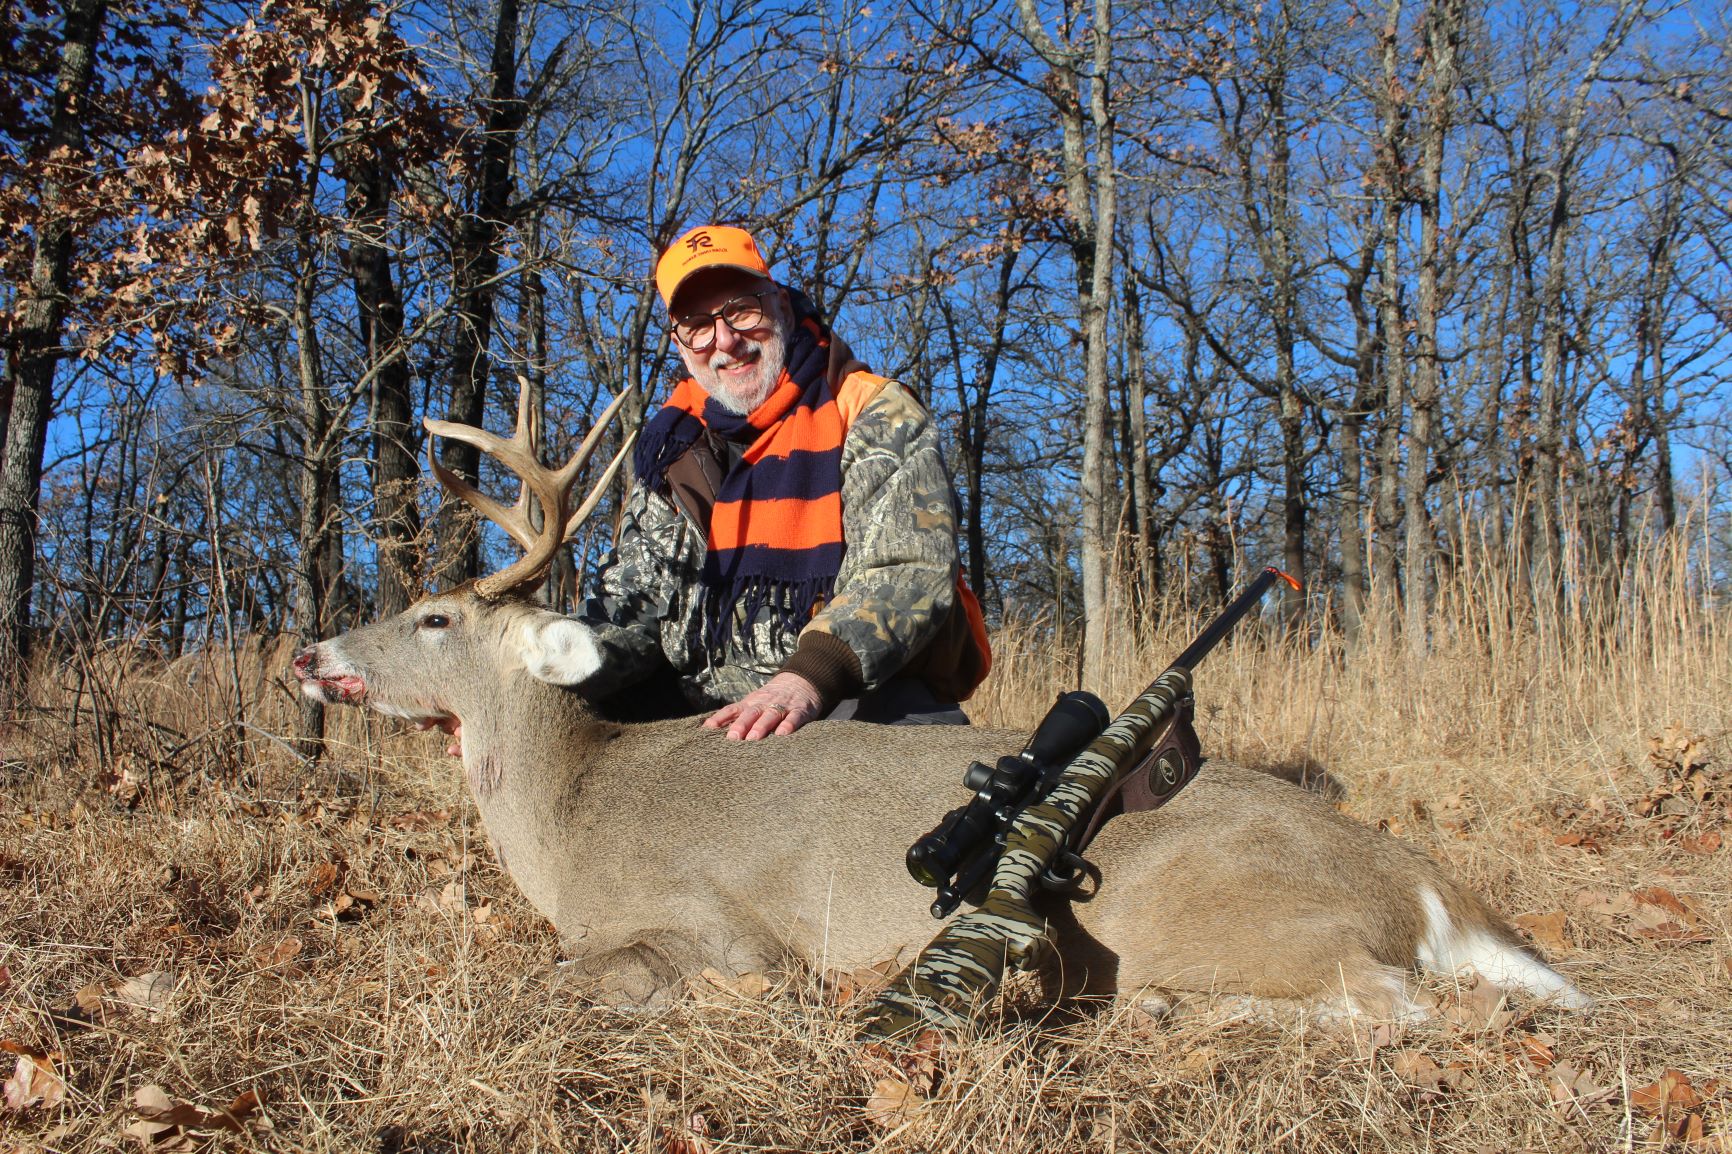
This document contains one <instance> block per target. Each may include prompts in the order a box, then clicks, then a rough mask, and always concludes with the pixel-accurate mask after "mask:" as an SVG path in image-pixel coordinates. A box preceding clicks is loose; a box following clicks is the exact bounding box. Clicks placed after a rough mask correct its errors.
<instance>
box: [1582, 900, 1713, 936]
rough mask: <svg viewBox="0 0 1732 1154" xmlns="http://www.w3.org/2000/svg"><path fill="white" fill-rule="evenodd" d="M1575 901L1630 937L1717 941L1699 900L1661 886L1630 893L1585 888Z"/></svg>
mask: <svg viewBox="0 0 1732 1154" xmlns="http://www.w3.org/2000/svg"><path fill="white" fill-rule="evenodd" d="M1573 900H1574V904H1575V906H1576V908H1577V909H1579V910H1580V911H1581V912H1582V914H1583V916H1585V917H1587V918H1588V919H1590V920H1591V921H1594V922H1597V923H1598V924H1600V925H1602V926H1605V927H1607V928H1609V929H1614V930H1617V931H1618V932H1620V933H1623V934H1626V935H1628V936H1630V937H1634V938H1641V939H1643V940H1645V941H1651V942H1660V943H1663V944H1666V945H1688V944H1690V943H1693V942H1711V941H1713V940H1714V935H1713V933H1712V932H1710V930H1709V929H1708V927H1707V925H1706V922H1705V919H1704V918H1703V917H1702V914H1701V911H1700V910H1698V909H1697V908H1696V905H1695V903H1694V902H1693V901H1691V900H1690V899H1689V898H1681V897H1679V896H1678V895H1677V894H1675V893H1673V892H1672V891H1671V890H1669V889H1665V888H1664V887H1661V886H1648V887H1647V888H1645V889H1639V890H1636V891H1634V892H1632V893H1626V894H1617V893H1607V892H1604V891H1601V890H1583V891H1581V892H1580V893H1578V894H1576V896H1575V898H1574V899H1573Z"/></svg>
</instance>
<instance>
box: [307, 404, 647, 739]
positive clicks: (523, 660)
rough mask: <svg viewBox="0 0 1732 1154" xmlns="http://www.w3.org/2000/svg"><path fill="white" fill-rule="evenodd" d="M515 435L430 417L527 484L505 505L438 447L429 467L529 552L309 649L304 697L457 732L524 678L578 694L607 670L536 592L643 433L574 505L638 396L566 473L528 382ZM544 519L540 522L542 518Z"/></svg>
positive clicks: (574, 626) (585, 638) (589, 441)
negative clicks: (546, 450) (579, 487)
mask: <svg viewBox="0 0 1732 1154" xmlns="http://www.w3.org/2000/svg"><path fill="white" fill-rule="evenodd" d="M520 385H521V389H520V391H519V394H518V401H517V428H516V430H515V431H514V433H513V434H512V436H511V437H510V438H505V437H500V436H497V435H495V434H493V433H489V432H488V431H486V430H485V429H478V428H474V427H472V426H469V425H462V424H457V423H455V422H452V421H439V420H434V419H432V418H428V419H426V420H425V421H424V422H423V424H424V425H425V426H426V428H427V431H428V432H429V433H431V434H434V435H435V436H442V437H450V438H453V439H456V440H460V441H463V442H465V443H467V444H470V445H474V446H475V447H476V448H477V449H480V450H481V451H482V452H484V453H486V454H487V455H489V456H491V457H493V458H494V459H495V460H497V461H499V462H500V463H501V464H503V465H504V466H505V467H506V468H508V469H510V470H511V472H512V473H514V474H515V475H516V476H517V478H518V479H519V481H520V482H521V486H522V487H521V491H520V492H519V494H518V498H517V503H516V504H515V505H514V506H512V507H510V508H507V507H505V506H504V505H502V504H501V503H500V502H498V501H496V500H494V499H493V498H492V497H489V496H488V495H486V494H485V493H482V492H481V491H480V490H478V489H477V488H476V487H475V486H473V485H471V484H469V483H468V482H467V481H465V480H463V478H461V477H459V476H457V475H456V474H455V473H453V472H452V471H451V470H449V469H447V468H446V467H445V466H444V465H442V464H440V463H439V461H438V459H437V458H436V457H435V456H434V454H433V443H432V440H431V438H429V440H428V445H427V461H428V464H429V466H430V467H431V468H432V470H433V475H434V476H435V477H437V478H438V479H439V481H440V483H441V484H442V485H444V486H445V487H446V488H447V489H448V490H449V491H450V492H452V493H453V494H455V495H456V496H457V497H459V498H461V499H462V500H463V501H464V502H466V503H467V504H469V505H470V506H471V507H473V508H474V509H475V510H477V511H478V512H479V513H481V515H482V516H484V517H486V518H487V519H488V520H490V521H492V522H493V523H494V524H496V525H498V526H499V527H500V528H502V529H504V530H505V532H506V533H507V534H509V535H510V537H511V539H512V540H514V541H516V542H517V543H518V544H519V545H521V546H522V547H523V550H524V555H523V557H522V558H520V559H519V560H518V561H516V562H515V563H513V564H511V565H509V566H507V567H506V568H504V569H502V570H500V571H499V572H497V573H493V574H489V575H488V576H485V577H482V578H480V579H478V580H475V581H472V582H468V583H466V584H464V585H460V586H458V587H457V588H455V589H452V590H450V591H448V592H446V593H441V594H435V595H433V596H430V597H426V598H423V599H422V600H420V601H418V602H416V603H415V604H414V605H412V606H410V607H409V608H408V609H407V610H405V611H404V612H403V613H400V614H398V615H397V616H396V617H393V618H391V619H389V620H386V621H381V622H378V623H376V624H374V625H370V626H367V627H365V628H362V629H357V630H354V631H352V632H350V633H347V634H344V635H343V636H342V637H338V638H335V639H333V640H330V641H325V642H321V643H320V644H318V645H313V646H309V647H308V648H306V649H304V650H302V651H301V652H300V653H299V654H298V655H297V656H296V657H295V661H294V671H295V675H296V677H297V678H299V680H300V682H301V691H302V692H303V693H305V694H307V695H308V696H309V697H312V698H315V699H317V700H319V701H323V702H325V703H327V704H333V705H334V704H344V705H363V704H365V705H371V706H372V707H373V708H375V709H377V710H378V711H380V712H381V713H385V714H388V715H391V716H395V717H401V718H403V719H405V720H407V721H411V722H414V723H415V724H416V725H417V726H418V727H420V728H432V727H435V726H437V727H439V728H443V729H445V730H446V731H447V732H456V730H457V728H458V725H459V724H460V723H459V722H458V718H460V717H464V716H465V715H467V714H470V713H474V712H478V711H479V708H486V707H487V705H488V704H489V702H488V701H487V699H488V698H491V697H492V696H493V695H494V694H496V693H497V692H498V691H499V687H500V686H501V685H502V684H503V683H504V681H505V680H507V679H508V677H509V676H510V675H511V674H513V673H516V672H518V671H521V672H523V673H527V674H528V675H529V676H530V677H532V678H534V679H536V680H538V681H544V682H547V683H549V684H552V685H573V684H576V683H577V682H579V681H582V680H583V679H584V678H586V677H588V676H589V675H590V674H592V673H594V672H595V671H596V670H597V669H599V668H600V664H601V652H600V649H599V648H598V647H597V645H596V643H595V640H594V638H593V637H592V636H591V634H590V631H589V630H588V629H587V628H586V627H584V626H583V625H582V624H581V623H579V622H577V621H574V620H572V619H570V618H568V617H565V616H562V615H560V614H557V613H553V612H551V611H549V610H547V609H545V608H542V607H541V606H539V605H537V604H536V603H535V602H534V601H533V599H532V598H531V596H530V595H529V592H528V590H529V589H530V588H531V587H532V586H533V585H534V584H535V583H536V582H538V581H539V580H540V579H541V577H542V575H543V574H544V573H545V572H546V571H547V567H548V565H549V564H551V563H552V561H553V558H554V556H555V554H556V553H557V552H558V551H559V547H560V545H561V544H563V543H564V541H565V540H566V539H567V538H568V537H570V536H571V535H572V534H573V533H574V532H576V530H577V529H578V527H579V526H581V525H582V524H583V523H584V521H585V520H586V519H587V518H588V517H589V515H590V514H591V513H592V512H594V511H595V507H596V506H597V505H598V504H599V503H600V501H601V498H602V494H603V493H605V492H606V490H607V487H608V485H609V484H611V483H612V481H613V478H614V475H615V474H616V473H617V472H618V471H619V466H620V464H621V462H623V461H624V460H625V455H626V454H627V453H628V452H630V451H631V446H632V442H633V440H635V438H636V434H635V433H634V434H633V435H632V436H630V437H627V438H626V439H625V443H624V444H623V445H621V447H620V450H619V452H618V453H616V454H614V457H613V460H612V461H611V462H609V464H608V466H607V468H606V469H605V470H603V472H602V475H601V477H600V479H599V480H598V481H597V482H596V483H595V485H594V487H593V488H591V490H590V491H589V494H588V496H586V497H585V498H584V500H583V501H582V503H580V504H578V505H577V506H576V507H575V508H574V507H573V505H572V488H573V486H574V485H575V484H576V482H577V478H578V476H579V475H580V474H581V473H582V472H583V470H584V467H585V466H586V465H587V464H588V463H589V460H590V458H591V457H592V456H593V455H594V453H595V450H596V447H597V446H598V445H599V444H600V443H601V439H602V437H603V435H604V434H605V433H606V431H607V427H608V425H609V424H610V423H611V422H612V421H613V419H614V417H615V416H616V415H617V414H618V412H619V410H620V408H621V406H622V405H623V404H624V403H625V400H626V397H627V396H629V395H630V390H629V389H628V390H627V391H625V392H622V393H621V394H620V395H619V396H618V397H616V398H614V400H613V402H612V403H611V404H609V405H608V407H607V409H606V411H605V412H603V413H602V415H601V417H600V419H599V420H598V421H597V422H596V424H595V427H594V428H592V429H591V430H590V432H589V435H588V436H587V437H585V438H584V440H583V443H582V444H581V445H579V446H578V448H577V450H576V452H574V453H573V454H572V457H571V459H570V460H569V461H567V462H566V463H565V465H564V466H563V467H561V468H559V469H557V470H554V469H549V468H547V467H546V466H544V465H542V464H541V460H540V446H539V440H540V437H539V429H538V427H537V426H538V424H539V422H538V421H537V419H536V417H535V414H534V413H533V412H532V409H531V406H530V397H529V384H528V382H527V381H522V380H520ZM537 512H539V524H537V517H536V513H537Z"/></svg>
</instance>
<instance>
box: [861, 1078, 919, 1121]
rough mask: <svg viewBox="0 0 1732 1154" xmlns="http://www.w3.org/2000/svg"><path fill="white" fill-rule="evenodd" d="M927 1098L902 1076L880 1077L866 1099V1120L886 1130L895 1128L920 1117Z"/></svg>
mask: <svg viewBox="0 0 1732 1154" xmlns="http://www.w3.org/2000/svg"><path fill="white" fill-rule="evenodd" d="M925 1105H926V1099H925V1098H923V1097H921V1096H920V1092H919V1091H918V1090H916V1089H915V1088H914V1087H913V1086H911V1085H909V1083H908V1082H907V1081H906V1080H904V1079H902V1078H894V1077H892V1078H880V1079H878V1084H877V1085H875V1086H874V1087H872V1094H871V1096H870V1097H869V1098H867V1099H866V1120H867V1121H868V1122H871V1123H872V1124H873V1125H874V1126H878V1127H881V1128H882V1129H885V1130H894V1129H896V1128H897V1127H898V1126H904V1125H906V1124H908V1123H909V1122H912V1121H914V1119H915V1118H917V1117H919V1115H920V1110H921V1107H923V1106H925Z"/></svg>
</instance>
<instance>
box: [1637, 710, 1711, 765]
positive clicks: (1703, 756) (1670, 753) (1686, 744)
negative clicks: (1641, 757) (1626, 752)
mask: <svg viewBox="0 0 1732 1154" xmlns="http://www.w3.org/2000/svg"><path fill="white" fill-rule="evenodd" d="M1706 741H1707V738H1706V737H1704V736H1703V735H1702V734H1699V733H1695V734H1693V733H1691V732H1690V730H1689V729H1688V728H1687V727H1686V726H1685V725H1684V723H1683V722H1680V721H1674V722H1672V723H1671V724H1670V725H1668V726H1666V728H1665V729H1664V730H1662V731H1661V732H1660V733H1659V734H1657V735H1655V736H1654V737H1651V738H1649V739H1648V760H1649V761H1650V762H1652V763H1653V765H1654V768H1655V769H1658V770H1659V771H1660V772H1662V773H1664V774H1666V775H1667V776H1668V777H1674V776H1682V775H1687V774H1689V773H1691V772H1693V771H1695V770H1698V769H1702V768H1704V767H1706V766H1707V764H1708V751H1707V749H1706V748H1705V742H1706Z"/></svg>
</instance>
